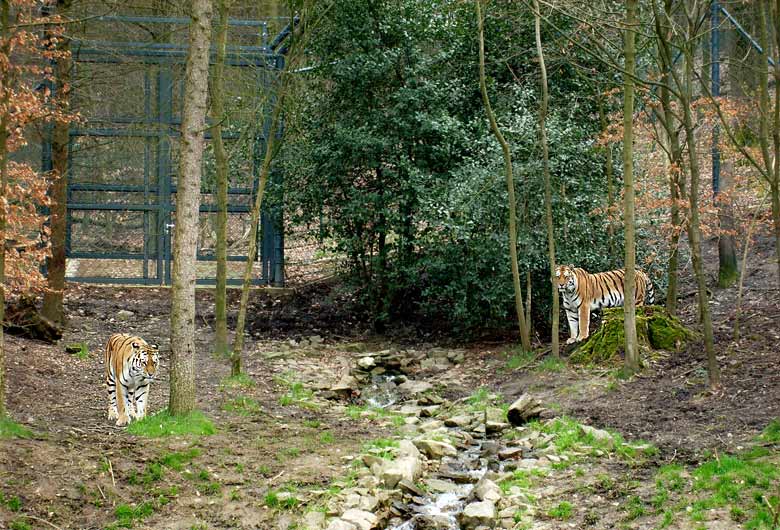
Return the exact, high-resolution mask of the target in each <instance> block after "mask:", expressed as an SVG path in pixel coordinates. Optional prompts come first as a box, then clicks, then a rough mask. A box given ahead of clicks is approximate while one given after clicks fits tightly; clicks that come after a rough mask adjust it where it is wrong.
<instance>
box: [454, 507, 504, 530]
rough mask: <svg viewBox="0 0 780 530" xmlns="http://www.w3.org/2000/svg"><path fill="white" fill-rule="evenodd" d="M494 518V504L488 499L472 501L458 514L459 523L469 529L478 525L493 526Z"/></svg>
mask: <svg viewBox="0 0 780 530" xmlns="http://www.w3.org/2000/svg"><path fill="white" fill-rule="evenodd" d="M495 518H496V506H495V504H493V503H492V502H490V501H479V502H472V503H471V504H469V505H467V506H466V507H465V508H464V509H463V512H462V513H461V514H460V524H461V525H462V526H463V528H465V529H467V530H470V529H474V528H477V527H479V526H486V527H488V528H493V522H494V520H495Z"/></svg>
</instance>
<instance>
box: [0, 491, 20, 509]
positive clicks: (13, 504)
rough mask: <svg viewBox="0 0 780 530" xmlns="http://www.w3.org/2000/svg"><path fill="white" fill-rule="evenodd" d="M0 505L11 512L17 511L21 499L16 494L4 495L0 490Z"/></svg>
mask: <svg viewBox="0 0 780 530" xmlns="http://www.w3.org/2000/svg"><path fill="white" fill-rule="evenodd" d="M0 505H2V506H5V507H6V508H8V509H9V510H11V511H12V512H18V511H19V510H21V509H22V500H21V499H20V498H19V497H17V496H13V497H6V496H5V495H3V492H2V491H0Z"/></svg>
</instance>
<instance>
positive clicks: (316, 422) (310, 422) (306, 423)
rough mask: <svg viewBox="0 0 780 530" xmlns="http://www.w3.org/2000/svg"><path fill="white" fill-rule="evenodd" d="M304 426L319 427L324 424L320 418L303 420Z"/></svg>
mask: <svg viewBox="0 0 780 530" xmlns="http://www.w3.org/2000/svg"><path fill="white" fill-rule="evenodd" d="M303 425H304V427H309V428H310V429H319V428H320V425H322V422H320V421H319V420H303Z"/></svg>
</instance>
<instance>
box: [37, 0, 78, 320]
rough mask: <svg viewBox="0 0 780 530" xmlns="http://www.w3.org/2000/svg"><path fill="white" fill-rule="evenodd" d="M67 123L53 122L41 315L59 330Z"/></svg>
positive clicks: (61, 68) (59, 82)
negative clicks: (48, 234) (47, 249)
mask: <svg viewBox="0 0 780 530" xmlns="http://www.w3.org/2000/svg"><path fill="white" fill-rule="evenodd" d="M70 3H71V2H70V0H59V1H58V2H57V5H58V7H59V8H60V11H62V10H68V9H69V8H70ZM57 49H58V50H60V51H65V52H67V51H69V50H70V39H68V37H67V32H66V33H65V34H64V35H62V36H61V37H59V38H58V42H57ZM72 65H73V63H72V61H71V59H70V57H68V58H62V57H60V58H59V59H57V63H56V65H55V67H54V68H55V77H56V81H55V82H56V85H55V88H54V94H55V96H56V97H57V99H58V104H60V105H61V104H65V103H67V102H68V99H69V92H70V73H71V68H72ZM69 131H70V126H69V124H68V123H65V122H61V121H55V122H54V125H53V130H52V140H51V160H52V169H53V172H54V178H53V180H52V182H51V185H50V187H49V197H50V198H51V206H50V212H51V256H49V257H48V258H47V259H46V280H47V283H48V285H47V287H48V290H47V291H46V292H45V293H44V295H43V307H42V308H41V314H42V315H43V316H44V317H46V318H47V319H49V320H51V321H52V322H53V323H55V324H57V325H58V326H62V325H63V324H64V320H65V315H64V309H63V304H62V300H63V296H64V292H65V233H66V229H67V215H68V204H67V202H68V145H69V140H70V135H69Z"/></svg>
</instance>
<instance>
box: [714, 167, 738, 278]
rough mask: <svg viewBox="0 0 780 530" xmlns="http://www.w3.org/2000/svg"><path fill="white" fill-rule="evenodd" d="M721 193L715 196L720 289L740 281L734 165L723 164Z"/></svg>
mask: <svg viewBox="0 0 780 530" xmlns="http://www.w3.org/2000/svg"><path fill="white" fill-rule="evenodd" d="M720 167H721V171H720V179H719V182H720V192H719V193H718V194H717V195H716V196H715V202H716V203H717V207H718V223H719V225H720V234H719V237H718V287H722V288H727V287H731V286H732V285H734V284H735V283H736V281H737V280H738V279H739V266H738V265H737V243H736V240H735V237H734V236H735V234H734V230H735V225H734V204H733V203H732V197H731V193H730V192H731V190H732V189H733V187H734V164H733V162H731V161H730V160H729V161H724V162H723V163H721V166H720Z"/></svg>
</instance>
